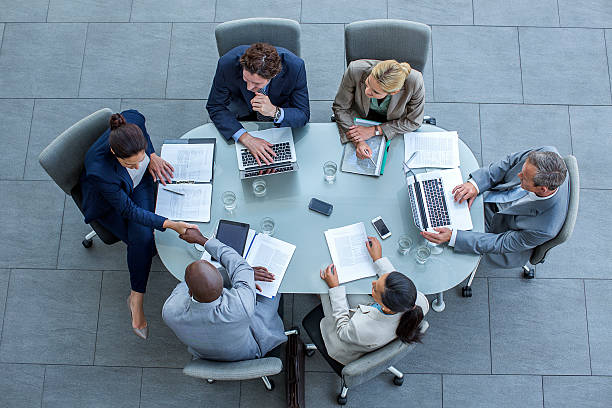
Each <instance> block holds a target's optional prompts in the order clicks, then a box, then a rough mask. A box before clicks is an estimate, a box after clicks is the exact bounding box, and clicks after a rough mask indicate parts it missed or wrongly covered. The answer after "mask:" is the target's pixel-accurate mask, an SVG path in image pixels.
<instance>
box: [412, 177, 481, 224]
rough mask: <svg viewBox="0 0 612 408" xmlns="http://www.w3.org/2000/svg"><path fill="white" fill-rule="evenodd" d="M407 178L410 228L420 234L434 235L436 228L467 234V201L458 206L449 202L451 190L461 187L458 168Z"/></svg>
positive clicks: (470, 221) (451, 200) (468, 212)
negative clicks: (410, 208) (417, 229)
mask: <svg viewBox="0 0 612 408" xmlns="http://www.w3.org/2000/svg"><path fill="white" fill-rule="evenodd" d="M410 173H411V174H410V175H408V176H407V179H406V181H407V182H408V196H409V198H410V206H411V207H412V218H413V219H414V224H415V225H416V226H417V227H418V228H419V229H420V230H421V231H430V232H435V230H434V228H436V227H447V228H454V229H458V230H471V229H472V228H473V225H472V217H471V216H470V210H469V209H468V205H467V201H464V202H463V203H462V204H459V203H458V202H456V201H455V200H454V198H453V194H452V191H453V188H454V187H455V186H457V185H459V184H461V183H463V179H462V177H461V171H460V170H459V169H458V168H454V169H448V170H436V171H430V172H427V173H419V174H416V175H415V174H414V173H412V171H410Z"/></svg>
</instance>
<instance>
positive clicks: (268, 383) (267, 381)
mask: <svg viewBox="0 0 612 408" xmlns="http://www.w3.org/2000/svg"><path fill="white" fill-rule="evenodd" d="M261 379H262V380H263V383H264V385H265V386H266V390H268V391H272V390H274V387H275V384H274V381H273V380H271V379H269V378H268V377H261Z"/></svg>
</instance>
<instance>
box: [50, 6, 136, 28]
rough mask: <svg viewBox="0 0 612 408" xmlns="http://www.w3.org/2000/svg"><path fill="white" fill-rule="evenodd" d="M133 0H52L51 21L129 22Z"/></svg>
mask: <svg viewBox="0 0 612 408" xmlns="http://www.w3.org/2000/svg"><path fill="white" fill-rule="evenodd" d="M131 8H132V1H131V0H106V1H96V0H78V1H77V0H50V1H49V14H48V16H47V21H49V22H52V21H53V22H56V21H57V22H64V21H75V22H79V23H82V22H89V21H92V22H122V21H123V22H127V21H129V20H130V10H131Z"/></svg>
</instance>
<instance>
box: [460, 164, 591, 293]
mask: <svg viewBox="0 0 612 408" xmlns="http://www.w3.org/2000/svg"><path fill="white" fill-rule="evenodd" d="M563 160H564V161H565V165H566V166H567V173H568V175H567V176H568V177H569V203H568V207H567V215H566V216H565V221H564V222H563V226H562V227H561V230H560V231H559V233H558V234H557V236H556V237H554V238H553V239H551V240H550V241H546V242H545V243H543V244H542V245H538V246H537V247H535V248H534V249H533V252H532V253H531V257H530V258H529V262H528V263H527V264H526V265H524V266H523V277H524V278H525V279H533V278H535V269H536V265H538V264H541V263H544V261H545V260H546V255H547V254H548V251H550V250H551V249H552V248H554V247H556V246H557V245H560V244H562V243H564V242H565V241H567V240H568V239H570V237H571V236H572V233H573V232H574V226H575V225H576V218H577V217H578V204H579V202H580V173H579V171H578V161H577V160H576V157H575V156H572V155H569V156H566V157H564V158H563ZM476 269H478V266H476V268H475V269H474V271H473V272H472V274H471V275H470V279H469V280H468V283H467V284H466V285H465V286H464V287H463V288H462V289H461V295H462V296H463V297H471V296H472V287H471V286H472V281H473V280H474V275H475V274H476Z"/></svg>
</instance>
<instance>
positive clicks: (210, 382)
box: [206, 378, 215, 384]
mask: <svg viewBox="0 0 612 408" xmlns="http://www.w3.org/2000/svg"><path fill="white" fill-rule="evenodd" d="M206 382H207V383H209V384H213V383H214V382H215V380H213V379H211V378H209V379H208V380H206Z"/></svg>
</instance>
